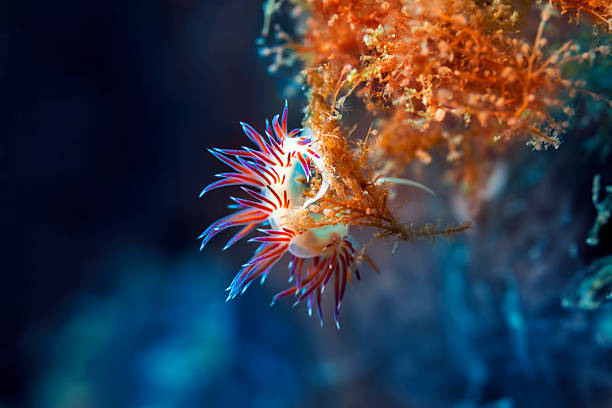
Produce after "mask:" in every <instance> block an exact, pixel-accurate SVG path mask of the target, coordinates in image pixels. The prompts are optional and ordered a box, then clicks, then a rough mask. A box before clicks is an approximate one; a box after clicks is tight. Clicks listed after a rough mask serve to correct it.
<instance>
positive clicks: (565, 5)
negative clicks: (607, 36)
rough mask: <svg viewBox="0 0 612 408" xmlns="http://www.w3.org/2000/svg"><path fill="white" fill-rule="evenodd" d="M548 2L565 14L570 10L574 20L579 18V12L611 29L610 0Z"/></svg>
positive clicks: (611, 12) (556, 0)
mask: <svg viewBox="0 0 612 408" xmlns="http://www.w3.org/2000/svg"><path fill="white" fill-rule="evenodd" d="M550 4H551V5H552V6H554V7H556V8H558V9H560V10H561V13H563V14H565V13H567V12H568V11H569V12H572V13H573V15H574V19H575V20H579V19H580V16H581V14H587V15H589V16H591V17H592V18H593V23H594V24H595V25H598V26H601V27H602V28H603V29H605V30H608V31H612V2H610V0H550Z"/></svg>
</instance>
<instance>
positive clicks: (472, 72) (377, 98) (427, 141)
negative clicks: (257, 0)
mask: <svg viewBox="0 0 612 408" xmlns="http://www.w3.org/2000/svg"><path fill="white" fill-rule="evenodd" d="M584 3H588V2H584ZM564 4H565V6H563V7H569V2H565V3H564ZM593 4H595V3H593ZM296 8H299V10H300V11H301V13H299V14H300V15H306V16H307V17H306V18H305V19H304V20H303V21H302V22H301V24H302V31H303V36H302V38H300V39H299V40H298V41H294V42H292V43H291V44H289V45H288V46H289V47H291V48H292V49H293V50H294V51H295V53H296V55H297V56H298V57H299V58H300V59H301V60H302V61H303V63H304V65H305V67H306V69H305V70H304V72H303V73H304V76H305V81H306V84H307V87H308V89H309V91H308V92H309V105H308V107H307V115H306V119H305V125H306V126H308V127H310V128H311V129H312V130H313V133H314V134H315V136H316V137H317V138H318V139H319V140H320V142H321V144H322V146H324V150H325V157H326V159H327V161H328V162H329V163H333V166H332V165H330V168H329V174H331V175H333V176H334V177H333V180H332V184H333V186H334V187H335V188H334V190H335V192H336V193H337V194H338V195H339V196H340V197H347V196H351V194H347V193H346V192H347V191H349V192H352V194H355V193H358V192H359V188H357V186H359V185H363V184H364V181H363V180H361V179H362V178H363V175H361V172H360V171H358V164H357V163H355V162H354V160H353V158H352V157H351V153H350V150H351V149H349V146H348V142H347V140H346V139H347V137H346V135H347V132H346V130H345V129H342V127H343V123H342V108H343V104H344V102H345V101H346V99H347V98H348V97H349V96H350V95H356V96H357V97H359V98H360V99H361V100H362V101H363V103H364V106H365V108H366V109H367V110H368V111H369V112H370V113H371V114H372V115H373V117H374V118H375V122H374V125H375V128H374V131H373V132H372V133H371V134H370V136H372V137H370V138H369V141H370V143H369V145H368V146H367V148H368V149H369V154H370V156H371V158H372V159H376V160H378V161H380V162H385V163H386V165H381V166H379V167H378V168H377V169H376V174H379V175H380V174H392V175H397V174H400V173H401V172H402V171H403V169H404V168H405V166H406V165H408V164H410V163H413V162H415V161H418V162H421V163H425V164H427V163H429V162H431V160H432V154H433V153H434V152H435V151H439V150H446V154H445V157H446V159H447V161H449V162H452V163H453V165H454V174H455V178H456V179H457V180H458V181H462V182H464V185H465V186H467V187H471V188H472V190H473V189H474V188H477V187H478V185H479V184H480V183H482V181H483V180H482V179H483V174H486V171H485V170H486V168H487V167H488V166H489V164H490V161H491V160H490V159H491V157H493V156H495V155H496V154H497V153H499V152H503V150H504V146H505V145H507V143H504V142H509V141H514V140H523V141H525V140H526V141H527V143H528V144H529V145H531V146H532V147H533V148H535V149H537V150H542V149H546V148H548V147H554V148H557V147H558V146H559V143H560V135H561V134H562V132H563V131H564V129H565V128H566V127H567V126H568V123H569V122H568V120H567V117H569V116H571V115H572V113H573V112H572V110H571V109H569V108H564V109H562V106H563V104H562V100H561V98H562V97H563V94H564V93H573V92H575V91H576V90H580V87H579V86H578V85H579V83H577V82H574V81H571V80H569V79H565V78H563V76H562V74H561V70H562V67H563V66H564V65H566V64H568V63H570V62H573V61H585V60H593V59H594V58H595V57H596V55H597V54H607V53H608V52H609V50H608V49H607V47H603V46H602V47H598V48H595V49H592V50H590V51H588V52H582V53H581V52H579V50H578V47H577V46H576V45H574V44H573V43H572V42H570V41H568V42H566V43H565V44H563V45H562V46H560V47H558V48H556V49H554V50H548V48H547V47H546V45H547V39H546V38H545V35H544V29H545V25H546V23H547V21H548V20H549V19H550V17H551V12H552V9H551V8H545V9H543V10H542V12H541V20H540V24H539V26H538V29H537V33H536V34H535V36H534V38H532V39H526V38H522V37H521V35H520V32H519V31H518V30H517V28H516V26H517V21H518V20H519V14H518V12H517V10H515V9H514V8H512V7H511V6H510V5H509V3H507V2H504V1H500V0H488V1H487V0H454V1H450V0H410V1H399V0H395V1H382V0H362V1H355V0H352V1H351V0H348V1H340V0H304V1H301V2H297V6H296ZM596 9H597V10H599V9H598V8H597V7H596ZM603 15H604V16H605V14H603ZM554 109H557V110H559V111H562V112H563V115H561V119H560V118H559V115H557V116H553V115H552V114H551V111H552V110H554ZM563 116H565V118H563ZM362 170H363V169H362Z"/></svg>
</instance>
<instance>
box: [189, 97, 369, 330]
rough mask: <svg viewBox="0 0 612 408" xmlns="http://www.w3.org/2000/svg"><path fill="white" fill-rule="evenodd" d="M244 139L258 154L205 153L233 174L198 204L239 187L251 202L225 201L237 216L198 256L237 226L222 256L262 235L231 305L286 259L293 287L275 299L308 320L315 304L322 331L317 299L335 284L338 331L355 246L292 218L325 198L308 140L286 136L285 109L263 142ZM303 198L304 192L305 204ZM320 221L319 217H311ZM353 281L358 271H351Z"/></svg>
mask: <svg viewBox="0 0 612 408" xmlns="http://www.w3.org/2000/svg"><path fill="white" fill-rule="evenodd" d="M241 125H242V129H243V131H244V133H245V134H246V135H247V136H248V137H249V139H250V140H251V141H252V142H253V143H254V144H255V145H256V147H257V149H252V148H248V147H243V148H242V150H229V149H209V151H210V152H211V153H212V154H213V155H214V156H215V157H217V158H218V159H219V160H221V161H222V162H223V163H225V164H227V165H228V166H229V167H231V168H232V169H233V171H232V172H230V173H222V174H217V177H219V178H220V180H218V181H215V182H213V183H211V184H210V185H208V186H207V187H206V188H204V190H202V193H201V194H200V197H201V196H203V195H204V194H205V193H207V192H208V191H211V190H213V189H216V188H219V187H225V186H240V187H241V188H242V190H243V191H244V192H245V193H246V194H248V196H249V199H244V198H235V197H230V198H231V199H232V200H233V201H234V202H235V204H234V205H233V208H236V209H237V210H238V211H236V212H235V213H233V214H231V215H228V216H227V217H224V218H221V219H220V220H218V221H215V222H214V223H212V224H211V225H210V226H209V227H208V228H207V229H206V230H205V231H204V232H203V233H202V234H201V235H200V237H199V238H200V239H202V245H201V247H200V250H201V249H202V248H204V246H205V245H206V244H207V243H208V241H210V240H211V239H212V238H213V237H214V236H215V235H217V234H218V233H219V232H221V231H223V230H225V229H227V228H230V227H233V226H241V227H242V228H241V230H240V231H239V232H238V233H237V234H236V235H234V236H233V238H231V239H230V240H229V242H228V243H227V244H226V245H225V247H224V248H223V249H224V250H225V249H227V248H229V247H230V246H231V245H233V244H234V243H236V242H237V241H239V240H240V239H241V238H243V237H245V236H246V235H247V234H249V233H250V232H252V231H253V230H254V229H256V227H257V226H263V225H269V228H268V229H260V228H258V229H257V230H258V231H260V232H261V233H263V235H260V236H257V237H255V238H252V239H250V240H249V241H251V242H258V243H259V244H260V245H259V247H258V248H257V249H256V250H255V253H254V255H253V257H252V258H251V259H250V260H249V261H248V262H247V263H246V264H244V265H243V266H242V269H241V270H240V272H239V273H238V274H237V275H236V277H235V278H234V280H233V281H232V282H231V284H230V286H229V287H228V288H227V290H228V291H229V295H228V300H229V299H233V298H234V297H236V296H237V295H239V294H242V293H244V291H245V290H246V289H247V288H248V286H249V285H250V284H251V283H252V282H253V281H254V280H255V279H258V278H260V279H261V282H262V283H263V281H264V280H265V278H266V277H267V275H268V274H269V272H270V270H271V269H272V267H273V266H274V265H275V264H276V263H277V262H278V261H279V260H280V259H281V257H282V256H283V255H284V254H285V253H286V252H289V254H290V262H289V270H290V279H289V281H290V282H293V281H294V280H295V283H294V285H293V286H292V287H290V288H289V289H287V290H285V291H282V292H280V293H278V294H276V296H274V299H273V300H272V303H274V302H276V301H277V300H278V299H280V298H282V297H285V296H289V295H294V296H295V297H296V298H297V300H296V304H297V303H299V302H302V301H304V300H306V301H307V305H308V313H309V315H311V314H312V306H313V304H314V303H316V305H317V306H318V311H319V318H320V319H321V324H323V319H322V312H321V295H322V294H323V291H324V288H325V285H327V283H328V282H329V281H330V280H331V279H332V278H333V280H334V294H335V311H334V319H335V321H336V325H337V326H338V327H339V325H338V313H339V310H340V305H341V303H342V298H343V296H344V291H345V289H346V281H347V279H348V280H351V273H353V269H354V268H353V264H354V262H353V258H354V255H355V245H354V244H353V243H352V242H351V238H350V237H349V234H348V226H346V225H342V224H339V225H332V226H322V227H316V228H310V229H307V230H305V231H303V230H300V227H299V226H298V224H297V223H296V221H295V220H296V214H298V213H300V212H302V213H303V210H304V209H305V208H308V206H309V205H310V204H312V203H314V202H316V201H317V200H319V199H320V198H321V197H322V196H323V194H325V192H326V191H327V188H328V186H329V183H328V182H327V181H326V179H325V173H324V168H323V164H322V159H321V157H320V155H319V153H318V149H317V145H316V142H315V141H314V138H313V137H312V133H311V132H310V133H309V132H308V131H304V132H302V129H294V130H292V131H290V132H288V131H287V103H285V108H284V110H283V113H282V115H281V116H280V117H279V115H276V116H275V117H274V119H273V120H272V124H271V125H270V123H269V122H268V121H266V131H265V137H264V136H262V135H261V134H259V133H258V132H257V131H256V130H255V129H253V128H252V127H251V126H249V125H247V124H245V123H241ZM316 175H319V177H321V180H320V183H318V184H317V185H318V186H319V187H318V190H317V192H316V193H313V192H311V191H310V189H311V188H312V183H311V182H312V180H313V179H314V177H315V176H316ZM306 192H309V195H308V196H309V197H310V198H307V196H306V194H305V193H306ZM312 216H313V218H314V217H317V215H316V214H313V215H312ZM354 273H355V274H356V276H357V278H359V275H358V272H357V271H354Z"/></svg>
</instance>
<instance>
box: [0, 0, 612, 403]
mask: <svg viewBox="0 0 612 408" xmlns="http://www.w3.org/2000/svg"><path fill="white" fill-rule="evenodd" d="M262 21H263V15H262V7H261V4H260V2H259V1H256V0H240V1H238V0H220V1H200V0H151V1H139V0H134V1H81V2H70V1H61V0H60V1H53V2H36V1H28V2H23V1H10V0H6V1H3V2H2V6H1V7H0V25H1V28H0V50H2V52H1V53H0V83H2V94H3V98H1V99H0V100H1V102H0V103H1V104H2V116H1V118H2V120H1V124H2V129H1V131H0V141H1V142H0V206H1V207H0V208H3V210H2V211H1V214H2V216H1V217H0V219H1V220H2V234H1V235H2V236H3V238H2V245H1V248H2V260H3V261H4V262H2V264H3V266H2V267H1V269H0V270H1V271H2V282H1V283H0V295H1V296H0V302H1V306H2V307H1V310H2V316H3V319H2V322H1V323H0V324H1V331H0V333H1V335H0V407H2V408H7V407H29V406H31V407H41V408H47V407H49V408H50V407H67V408H77V407H79V408H80V407H93V408H98V407H159V408H162V407H164V408H165V407H215V406H225V407H234V406H236V407H262V408H263V407H266V408H270V407H311V406H317V407H345V406H346V407H373V406H384V407H490V408H492V407H496V408H510V407H536V406H537V407H578V406H579V407H594V408H595V407H597V408H604V407H610V406H612V351H611V347H612V308H610V307H609V305H606V304H603V305H602V306H601V307H599V308H598V309H596V310H594V311H581V310H576V309H572V308H564V307H562V305H561V303H562V299H563V297H564V296H567V294H568V293H570V294H571V293H575V290H576V284H575V281H576V277H577V276H578V277H579V276H581V274H585V273H591V272H593V271H592V268H591V270H589V269H588V265H589V264H591V263H592V262H593V261H594V260H596V259H599V258H601V257H603V256H605V255H608V254H610V252H611V251H610V250H611V246H610V238H611V236H612V232H611V230H612V227H610V226H607V227H604V228H603V229H602V231H601V234H600V239H601V241H602V242H601V243H600V245H599V246H597V247H589V246H587V245H586V244H585V239H586V237H587V233H588V230H589V228H590V226H591V224H592V222H593V220H594V217H595V210H594V207H593V205H592V203H591V180H592V178H593V176H594V175H595V174H597V173H599V174H601V175H602V183H603V184H604V185H605V184H612V165H611V164H610V157H611V156H610V146H611V144H610V143H611V142H610V139H611V123H612V121H611V117H612V115H611V114H610V111H609V109H608V108H605V107H602V105H601V104H597V103H594V102H593V101H592V100H590V99H588V98H583V97H578V99H576V100H575V101H573V102H572V104H573V105H572V106H573V107H574V109H576V111H577V112H578V114H577V115H576V119H575V121H574V123H573V124H572V131H571V132H569V134H568V135H566V137H565V140H564V143H563V144H562V146H561V148H560V149H559V150H558V151H547V152H532V151H530V150H529V149H528V148H526V147H525V146H522V145H520V144H519V145H518V146H516V148H515V149H513V150H511V151H510V152H509V153H508V155H507V156H506V157H505V158H503V159H499V160H498V161H497V162H496V165H495V170H494V171H493V172H492V174H491V181H490V185H489V188H488V189H487V190H486V191H484V192H483V204H482V205H481V206H480V209H479V211H478V213H470V211H468V210H466V208H467V204H466V202H465V199H464V198H463V196H462V195H461V194H460V192H459V190H458V189H457V188H455V187H453V186H452V185H450V184H448V182H446V181H445V180H446V179H445V178H444V171H445V167H444V165H443V160H441V159H439V160H437V161H436V163H440V165H439V166H438V165H437V164H435V163H434V164H433V165H431V166H430V167H428V168H425V169H423V172H422V174H418V173H415V174H412V176H414V177H415V178H418V179H419V180H420V181H421V182H423V183H425V184H426V185H428V186H430V187H432V188H433V189H434V190H436V192H437V193H438V196H437V197H435V198H431V197H428V196H426V195H425V194H424V193H422V192H421V191H418V190H417V191H408V190H402V191H399V192H398V195H397V203H398V208H400V204H402V203H403V202H404V201H406V200H407V201H408V202H407V204H405V205H403V206H401V208H400V209H398V212H399V214H401V216H402V218H403V219H405V220H406V221H407V222H415V225H419V224H420V223H423V222H427V221H434V220H436V219H438V218H442V219H443V223H458V222H462V221H465V220H467V219H472V220H473V221H474V228H473V229H472V230H471V231H470V232H469V233H466V234H463V235H462V236H460V237H457V238H456V239H455V240H453V241H446V240H437V241H436V242H425V241H424V242H412V243H401V244H400V245H399V246H398V247H397V249H396V250H395V252H394V253H393V248H392V245H391V244H390V243H380V244H377V245H376V246H374V247H373V248H372V250H371V251H370V254H371V256H372V258H374V259H375V260H376V262H377V263H378V265H379V267H380V269H381V270H382V274H381V275H377V274H376V273H375V272H374V271H373V270H371V269H369V268H367V267H364V268H362V272H361V275H362V280H361V281H359V282H357V283H355V284H353V285H350V286H349V288H348V290H347V296H346V298H345V301H344V302H343V309H342V313H341V323H342V329H341V330H340V331H338V330H336V328H335V326H334V324H333V322H332V321H331V319H330V318H329V313H328V316H327V319H326V321H325V323H326V324H325V325H324V326H323V328H320V327H319V322H318V321H317V320H315V318H311V319H309V318H308V317H307V314H306V313H305V306H304V305H300V306H298V307H295V308H291V307H290V304H291V301H286V302H280V303H279V304H277V305H275V306H274V307H269V306H268V305H269V302H270V300H271V298H272V296H273V295H274V293H276V292H278V291H279V290H281V289H284V288H285V287H286V281H285V279H286V278H287V275H286V273H285V271H284V266H282V265H279V266H277V267H276V270H275V273H273V274H272V275H271V277H270V279H269V280H268V281H267V282H266V285H264V286H258V285H257V286H253V287H252V288H251V289H250V290H248V291H247V292H246V293H245V295H244V296H242V297H240V298H239V299H237V300H236V301H233V302H230V303H226V302H225V291H224V289H225V287H226V286H227V285H228V283H229V282H230V281H231V279H232V277H233V275H234V273H235V272H236V271H237V270H238V269H239V267H240V265H241V264H242V263H243V262H244V261H245V260H246V259H248V257H249V254H250V253H251V252H252V250H253V245H252V244H247V243H243V244H241V245H236V246H235V247H233V248H231V249H230V250H228V251H225V252H222V251H221V248H222V246H223V245H224V243H225V241H224V240H223V239H222V238H220V239H218V240H214V241H213V242H211V243H210V244H209V245H208V247H207V248H206V249H205V251H204V252H203V253H200V252H198V248H199V242H198V241H197V239H196V237H197V236H198V235H199V233H200V232H201V231H202V230H203V229H204V228H205V227H206V226H207V225H209V224H210V223H211V222H212V221H213V220H215V219H217V218H219V217H220V216H222V215H224V214H225V212H226V211H227V210H226V209H225V205H226V204H227V202H228V199H227V195H228V191H214V192H211V193H210V194H209V195H208V196H207V197H206V198H205V199H202V200H199V199H198V198H197V196H198V193H199V192H200V190H201V189H202V188H203V187H204V186H205V185H206V184H208V183H210V182H211V181H212V180H213V174H215V173H218V172H220V171H221V170H223V165H222V163H220V162H218V161H216V160H214V157H213V156H212V155H210V154H209V153H208V152H206V150H205V148H206V147H214V146H220V147H239V146H241V145H244V144H246V143H247V139H246V138H245V137H244V136H243V135H242V133H241V131H240V127H239V125H238V122H239V121H245V122H247V123H250V124H252V125H254V126H255V127H256V128H261V127H262V125H263V123H264V118H265V117H272V116H273V115H274V114H275V113H278V111H279V110H280V109H281V107H282V103H283V99H284V97H283V91H284V90H285V89H286V86H287V84H288V79H287V78H288V77H283V74H282V73H281V74H279V75H277V76H270V75H269V74H268V73H267V71H266V66H267V62H266V61H264V60H262V59H261V58H260V57H259V56H258V54H257V48H256V46H255V40H256V38H257V37H258V36H259V35H260V30H261V24H262ZM564 30H567V32H569V33H572V34H571V35H573V36H574V37H575V38H582V40H581V41H583V42H585V43H586V44H587V46H588V45H589V44H593V43H597V42H602V41H606V38H605V37H602V36H595V37H593V36H592V33H591V30H590V28H587V29H586V30H585V29H579V28H577V27H576V26H566V27H564ZM577 75H582V76H583V77H584V78H585V80H587V83H588V84H589V87H590V89H593V90H595V91H597V92H600V93H602V94H604V95H606V96H608V97H610V96H611V95H612V63H611V62H610V58H608V59H607V60H604V61H603V62H601V63H600V64H599V65H597V66H594V67H590V70H589V71H585V72H582V73H581V72H578V73H577ZM289 103H290V117H289V121H290V123H291V124H292V125H293V126H299V123H300V118H301V116H302V113H301V109H302V108H303V106H304V101H303V100H301V99H300V98H299V97H297V98H294V99H290V100H289ZM370 233H371V232H370V231H355V235H356V236H357V237H358V239H361V240H362V242H363V240H367V239H368V237H369V234H370ZM392 253H393V255H392ZM585 271H586V272H585ZM328 312H329V310H328Z"/></svg>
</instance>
